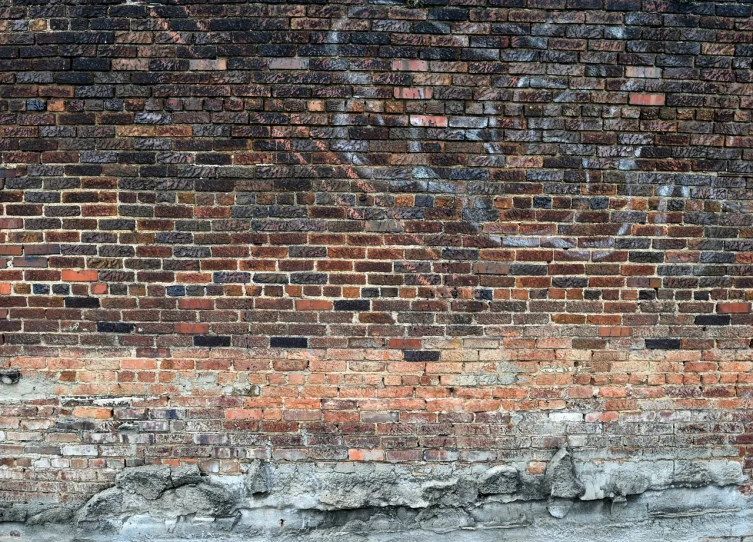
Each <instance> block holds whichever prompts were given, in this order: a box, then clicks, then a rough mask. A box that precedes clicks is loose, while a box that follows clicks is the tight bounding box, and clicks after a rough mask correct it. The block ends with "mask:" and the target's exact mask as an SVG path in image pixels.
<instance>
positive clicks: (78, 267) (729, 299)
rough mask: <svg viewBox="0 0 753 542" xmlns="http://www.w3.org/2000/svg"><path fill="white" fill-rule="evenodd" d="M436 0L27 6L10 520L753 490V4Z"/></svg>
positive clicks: (18, 97)
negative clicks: (626, 485)
mask: <svg viewBox="0 0 753 542" xmlns="http://www.w3.org/2000/svg"><path fill="white" fill-rule="evenodd" d="M425 3H426V4H427V5H426V6H425V7H421V8H415V9H411V8H407V7H405V6H403V5H401V4H397V3H393V4H390V3H374V4H367V3H364V2H361V1H354V2H352V3H347V4H346V3H343V4H339V3H330V2H328V3H326V4H325V3H316V2H311V3H304V2H301V3H284V4H283V3H248V2H227V3H223V2H207V3H204V2H201V1H196V2H182V1H177V2H174V3H171V4H146V3H141V2H139V1H137V2H129V3H125V2H120V1H118V0H113V1H107V2H106V1H104V0H102V1H97V0H94V1H91V2H83V1H81V2H79V1H75V0H66V1H62V2H57V3H49V2H46V1H42V0H39V1H36V0H5V1H4V2H2V3H1V4H2V8H0V355H1V356H2V360H1V361H0V368H2V369H20V370H21V371H22V378H21V381H20V382H19V384H17V385H15V386H27V387H22V388H18V389H21V390H22V392H13V391H8V393H7V394H6V395H4V396H3V399H2V400H3V403H2V405H0V424H1V426H0V473H1V476H2V479H0V500H2V501H14V502H16V501H17V502H20V501H29V500H34V499H48V500H49V499H53V500H54V499H63V498H65V496H66V495H68V496H70V495H86V494H91V493H92V492H93V491H94V490H95V489H97V488H99V487H103V486H104V485H107V484H109V483H110V481H111V480H112V478H113V476H114V473H115V472H116V471H117V470H119V469H120V468H122V467H123V466H125V465H126V464H128V465H132V464H138V463H140V462H159V461H161V462H165V463H170V464H177V463H180V462H181V461H199V462H200V465H201V466H202V468H204V469H206V470H213V471H218V472H235V471H237V470H238V469H239V464H240V463H242V462H243V461H247V460H249V459H253V458H258V457H268V458H274V459H280V460H283V459H288V460H304V459H332V460H348V459H351V460H359V461H360V460H369V461H381V460H386V461H424V460H426V461H449V460H461V461H504V460H505V459H506V458H510V457H513V456H514V457H524V456H525V457H528V458H529V459H531V461H533V463H532V465H533V466H532V467H531V468H543V467H541V465H540V463H541V462H542V461H546V460H548V458H549V457H551V453H552V451H553V450H555V449H556V448H557V447H558V446H560V445H561V444H563V443H567V444H569V445H570V446H572V447H575V448H579V447H583V448H587V449H593V450H602V451H604V453H607V452H608V453H610V454H615V455H616V456H618V457H619V456H620V455H621V454H623V455H624V454H635V453H640V452H639V451H638V452H637V451H636V450H640V449H642V448H645V449H652V450H668V451H670V452H671V453H677V450H680V449H682V450H684V451H683V452H682V453H685V454H691V455H692V454H695V455H698V456H704V457H711V456H719V457H721V456H725V457H732V458H739V459H740V460H741V461H747V463H745V466H746V468H747V469H748V470H749V469H750V468H751V467H753V426H751V422H752V420H753V415H752V414H751V410H750V405H751V398H752V397H753V351H752V350H751V348H750V347H751V344H750V343H751V329H752V328H751V324H752V323H753V314H752V313H751V302H752V301H753V256H752V255H751V254H752V253H753V188H751V186H753V134H752V133H751V112H752V111H753V69H752V61H751V57H752V55H753V24H751V5H750V4H748V3H744V2H740V3H722V2H690V3H680V2H672V1H662V2H655V1H653V0H645V1H643V2H642V3H640V2H632V1H625V0H606V1H604V2H602V1H601V0H596V1H588V2H582V1H580V0H574V1H570V0H568V1H567V2H565V1H564V0H563V1H542V0H471V1H457V2H456V1H454V0H450V1H448V0H430V1H427V2H425ZM24 383H26V384H24ZM32 383H33V384H34V386H36V387H33V386H32ZM5 389H7V390H11V387H8V388H5ZM14 389H15V388H14ZM113 396H122V397H125V399H122V400H120V401H119V402H118V401H116V402H112V403H107V405H110V406H107V405H106V406H104V407H103V406H102V403H101V398H102V397H105V398H108V397H113ZM97 401H100V402H97ZM559 411H565V412H568V413H572V414H573V415H575V416H576V417H577V420H579V421H572V420H570V418H562V419H559V418H557V419H550V413H552V412H559ZM563 420H564V421H563ZM746 454H747V455H746ZM746 457H747V459H746ZM536 465H538V467H537V466H536Z"/></svg>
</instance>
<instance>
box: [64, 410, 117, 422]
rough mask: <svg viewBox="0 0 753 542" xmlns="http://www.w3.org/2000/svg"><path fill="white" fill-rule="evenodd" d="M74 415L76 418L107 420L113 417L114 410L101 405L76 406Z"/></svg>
mask: <svg viewBox="0 0 753 542" xmlns="http://www.w3.org/2000/svg"><path fill="white" fill-rule="evenodd" d="M73 415H74V416H75V417H76V418H96V419H98V420H106V419H108V418H112V410H110V409H109V408H101V407H76V408H74V409H73Z"/></svg>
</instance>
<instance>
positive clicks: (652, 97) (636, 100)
mask: <svg viewBox="0 0 753 542" xmlns="http://www.w3.org/2000/svg"><path fill="white" fill-rule="evenodd" d="M630 105H664V94H637V93H632V94H630Z"/></svg>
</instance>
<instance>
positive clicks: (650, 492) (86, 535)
mask: <svg viewBox="0 0 753 542" xmlns="http://www.w3.org/2000/svg"><path fill="white" fill-rule="evenodd" d="M742 481H743V475H742V470H741V467H740V464H739V463H736V462H731V461H722V460H719V461H681V460H664V461H634V462H630V461H628V462H623V463H616V462H609V463H606V462H596V461H588V460H586V461H579V460H578V458H575V457H573V455H572V454H571V453H570V452H569V451H568V450H567V449H565V448H562V449H561V450H560V451H559V452H558V453H557V454H556V455H555V457H554V458H553V460H552V461H551V462H550V463H549V465H548V467H547V469H546V470H545V472H543V473H540V474H532V473H528V472H526V471H525V470H524V469H523V468H522V464H521V465H493V466H490V465H471V466H465V465H451V464H448V465H429V464H425V465H420V466H402V465H390V464H383V463H373V464H364V463H358V464H356V463H348V464H342V463H339V464H334V463H321V464H315V463H302V464H290V463H285V464H273V463H263V462H256V463H252V464H250V465H248V469H247V471H246V473H245V474H244V475H239V476H216V475H203V474H201V473H200V472H199V470H198V469H197V468H196V467H195V466H185V467H169V466H159V465H157V466H145V467H136V468H130V469H125V470H124V471H122V472H121V473H120V474H119V475H118V477H117V480H116V484H115V486H114V487H111V488H109V489H106V490H104V491H102V492H100V493H98V494H96V495H94V496H93V497H92V498H91V499H90V500H89V501H88V502H87V503H85V504H84V505H83V506H81V507H80V508H78V509H77V510H76V509H73V508H48V509H38V508H37V509H36V510H32V509H31V508H25V507H23V506H14V507H6V508H3V509H2V510H3V513H4V516H3V517H4V519H5V522H4V523H0V537H2V539H3V540H5V539H8V540H11V539H12V540H34V541H39V542H48V541H49V542H52V541H54V542H64V541H65V542H68V541H71V542H73V541H76V542H98V541H108V542H120V541H123V542H125V541H134V542H135V541H149V540H160V541H177V540H226V541H229V542H230V541H240V540H249V541H256V540H259V541H261V540H291V541H292V540H300V541H322V542H324V541H330V540H369V541H379V542H382V541H384V542H387V541H393V540H395V541H396V540H404V539H405V538H406V537H409V539H410V540H416V541H423V540H427V541H428V540H432V541H435V540H453V541H465V540H468V541H486V540H489V541H491V540H513V541H517V540H520V541H523V540H525V541H536V540H553V539H555V540H556V539H559V538H564V539H568V540H587V541H602V540H603V541H612V540H672V541H673V542H678V541H683V540H688V541H697V540H705V539H709V538H712V539H713V538H720V537H721V539H722V540H728V539H729V540H738V541H741V540H744V539H745V538H746V537H748V536H753V502H752V500H751V499H750V498H748V497H746V496H744V495H743V494H742V493H741V492H740V491H739V490H738V484H740V483H741V482H742Z"/></svg>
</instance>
